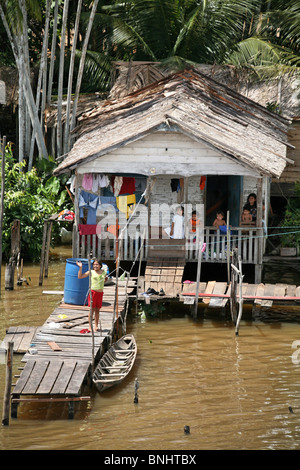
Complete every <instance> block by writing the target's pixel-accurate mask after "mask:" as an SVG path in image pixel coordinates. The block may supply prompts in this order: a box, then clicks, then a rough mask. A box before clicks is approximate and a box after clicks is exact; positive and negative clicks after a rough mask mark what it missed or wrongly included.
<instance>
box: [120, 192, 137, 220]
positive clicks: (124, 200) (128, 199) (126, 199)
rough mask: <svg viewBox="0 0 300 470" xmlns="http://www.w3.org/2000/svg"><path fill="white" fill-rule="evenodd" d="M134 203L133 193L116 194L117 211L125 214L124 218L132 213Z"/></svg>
mask: <svg viewBox="0 0 300 470" xmlns="http://www.w3.org/2000/svg"><path fill="white" fill-rule="evenodd" d="M135 203H136V197H135V194H129V195H127V196H118V197H117V207H118V209H119V211H121V212H124V213H125V214H126V218H127V219H128V217H129V216H130V215H131V214H132V212H133V210H134V206H135Z"/></svg>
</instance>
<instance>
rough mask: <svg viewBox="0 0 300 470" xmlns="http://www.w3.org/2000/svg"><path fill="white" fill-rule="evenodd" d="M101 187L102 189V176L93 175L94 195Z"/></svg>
mask: <svg viewBox="0 0 300 470" xmlns="http://www.w3.org/2000/svg"><path fill="white" fill-rule="evenodd" d="M99 187H100V175H99V174H98V173H94V174H93V185H92V191H93V193H97V192H98V189H99Z"/></svg>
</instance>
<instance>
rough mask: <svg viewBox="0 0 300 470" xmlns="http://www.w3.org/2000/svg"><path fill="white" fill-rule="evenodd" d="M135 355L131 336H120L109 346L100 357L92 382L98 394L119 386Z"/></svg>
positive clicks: (135, 349)
mask: <svg viewBox="0 0 300 470" xmlns="http://www.w3.org/2000/svg"><path fill="white" fill-rule="evenodd" d="M136 353H137V345H136V341H135V338H134V336H133V335H125V336H122V338H120V339H119V340H118V341H116V342H115V343H114V344H112V345H111V347H110V348H109V350H108V351H107V352H106V353H105V354H104V355H103V356H102V357H101V359H100V361H99V364H98V365H97V367H96V369H95V371H94V374H93V382H94V384H95V385H96V387H97V389H98V391H99V392H103V391H104V390H106V389H108V388H110V387H113V386H114V385H117V384H119V383H120V382H122V380H124V379H125V377H127V375H128V374H129V372H130V371H131V369H132V367H133V364H134V361H135V358H136Z"/></svg>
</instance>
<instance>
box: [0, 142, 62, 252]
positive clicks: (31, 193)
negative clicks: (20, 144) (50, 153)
mask: <svg viewBox="0 0 300 470" xmlns="http://www.w3.org/2000/svg"><path fill="white" fill-rule="evenodd" d="M0 157H1V160H2V155H1V154H0ZM52 169H53V163H51V162H50V163H49V162H47V161H46V160H43V161H42V163H41V165H40V168H39V169H37V168H33V169H32V170H31V171H26V169H25V163H15V162H14V159H13V156H12V151H11V148H10V147H9V146H7V148H6V152H5V195H4V212H3V232H2V250H3V256H4V258H6V259H8V257H9V255H10V227H11V224H12V222H13V221H14V220H16V219H18V220H20V232H21V254H22V257H23V258H24V259H25V260H30V261H36V260H38V259H39V258H40V253H41V247H42V239H43V227H44V220H45V219H46V218H48V217H49V216H50V215H52V214H55V213H57V212H59V211H60V210H62V208H64V209H65V208H68V207H67V206H68V205H70V202H69V199H67V191H66V190H62V185H63V184H64V183H65V181H64V180H60V179H58V178H57V177H54V176H52ZM1 184H2V182H1ZM63 187H64V186H63ZM55 231H57V229H56V230H55V228H54V231H53V232H54V235H55Z"/></svg>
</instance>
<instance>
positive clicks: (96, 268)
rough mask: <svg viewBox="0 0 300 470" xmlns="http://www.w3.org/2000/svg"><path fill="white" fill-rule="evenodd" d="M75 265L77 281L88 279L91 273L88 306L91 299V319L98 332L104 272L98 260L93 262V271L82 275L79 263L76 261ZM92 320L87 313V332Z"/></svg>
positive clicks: (105, 278) (104, 278)
mask: <svg viewBox="0 0 300 470" xmlns="http://www.w3.org/2000/svg"><path fill="white" fill-rule="evenodd" d="M76 264H77V266H78V267H79V271H78V279H84V278H85V277H88V276H89V275H90V273H91V292H90V294H89V296H88V305H89V306H90V305H91V298H90V297H92V318H93V317H95V330H96V331H99V316H100V309H101V307H102V299H103V288H104V282H105V281H106V280H107V274H106V270H104V269H102V263H101V261H98V260H95V261H94V263H93V269H92V270H91V271H86V272H85V273H82V263H81V261H76ZM92 318H90V311H89V325H90V329H89V331H91V330H92V324H91V322H92Z"/></svg>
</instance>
